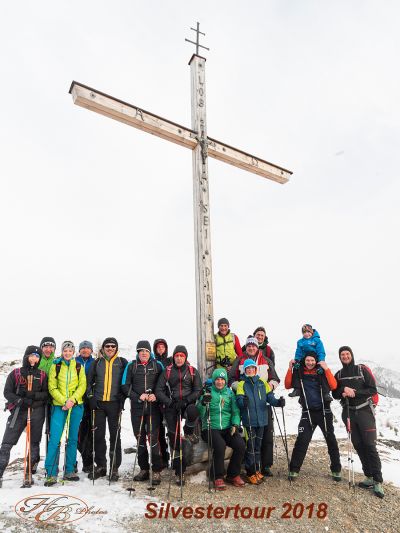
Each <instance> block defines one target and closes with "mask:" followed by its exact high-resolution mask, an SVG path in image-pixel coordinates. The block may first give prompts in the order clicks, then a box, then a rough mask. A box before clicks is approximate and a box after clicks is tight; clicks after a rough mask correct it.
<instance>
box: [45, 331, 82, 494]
mask: <svg viewBox="0 0 400 533" xmlns="http://www.w3.org/2000/svg"><path fill="white" fill-rule="evenodd" d="M61 353H62V355H61V357H60V358H58V359H54V362H53V365H52V367H51V369H50V372H49V393H50V396H51V397H52V400H53V402H52V403H53V405H52V408H51V409H52V414H51V424H50V440H49V447H48V451H47V456H46V461H45V465H44V466H45V469H46V474H47V477H46V482H45V486H46V487H51V486H52V485H54V484H55V483H57V473H58V462H59V459H60V446H61V440H62V438H63V435H64V433H65V438H66V450H65V458H64V476H63V478H64V480H68V481H79V476H78V475H77V474H76V473H75V471H74V469H75V463H76V453H77V446H78V431H79V425H80V423H81V419H82V415H83V399H82V398H83V395H84V394H85V391H86V375H85V370H84V369H81V368H80V364H79V363H77V362H76V360H75V359H73V356H74V353H75V346H74V343H73V342H72V341H64V342H63V343H62V347H61ZM81 370H82V371H81Z"/></svg>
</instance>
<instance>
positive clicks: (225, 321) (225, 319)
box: [218, 318, 229, 328]
mask: <svg viewBox="0 0 400 533" xmlns="http://www.w3.org/2000/svg"><path fill="white" fill-rule="evenodd" d="M222 324H228V328H229V320H228V319H227V318H220V319H219V320H218V327H220V326H221V325H222Z"/></svg>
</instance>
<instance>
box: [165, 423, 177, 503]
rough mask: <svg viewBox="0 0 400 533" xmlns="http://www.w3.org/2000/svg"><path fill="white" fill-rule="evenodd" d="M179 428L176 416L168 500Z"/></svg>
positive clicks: (169, 491)
mask: <svg viewBox="0 0 400 533" xmlns="http://www.w3.org/2000/svg"><path fill="white" fill-rule="evenodd" d="M178 429H179V418H178V417H177V418H176V428H175V439H174V449H173V450H172V459H171V469H170V471H169V482H168V494H167V500H168V501H169V495H170V493H171V481H172V471H173V469H174V460H175V454H176V442H177V440H178ZM170 445H171V442H170ZM170 451H171V450H170Z"/></svg>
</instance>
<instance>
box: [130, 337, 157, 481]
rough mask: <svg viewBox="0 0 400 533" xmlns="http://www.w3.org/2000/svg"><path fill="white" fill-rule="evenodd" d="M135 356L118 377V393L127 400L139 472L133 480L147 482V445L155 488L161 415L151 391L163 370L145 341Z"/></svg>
mask: <svg viewBox="0 0 400 533" xmlns="http://www.w3.org/2000/svg"><path fill="white" fill-rule="evenodd" d="M136 352H137V355H136V360H135V361H131V362H129V363H128V365H127V366H126V367H125V371H124V375H123V376H122V392H123V393H124V395H125V396H126V397H127V398H129V399H130V400H131V419H132V427H133V433H134V434H135V437H136V442H137V447H138V448H137V449H138V451H137V454H138V455H137V460H138V463H139V466H140V472H139V474H137V475H136V476H135V477H134V480H135V481H146V480H148V479H149V470H150V465H149V453H148V451H147V444H146V443H147V441H148V442H149V445H151V454H152V470H153V485H159V484H160V483H161V475H160V472H161V470H162V469H163V464H162V459H161V452H160V443H159V438H158V434H159V429H160V419H161V413H160V407H159V405H158V403H157V399H156V397H155V394H154V391H155V387H156V383H157V380H158V377H159V375H160V374H161V372H162V371H163V370H164V367H163V365H162V364H161V363H160V361H157V360H156V359H155V358H154V357H152V355H151V347H150V343H149V341H139V342H138V343H137V345H136ZM150 415H151V433H150Z"/></svg>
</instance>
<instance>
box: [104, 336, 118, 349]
mask: <svg viewBox="0 0 400 533" xmlns="http://www.w3.org/2000/svg"><path fill="white" fill-rule="evenodd" d="M106 344H115V346H116V347H117V350H118V341H117V339H116V338H115V337H107V338H106V339H104V341H103V344H102V345H101V347H102V348H103V349H104V346H105V345H106Z"/></svg>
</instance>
